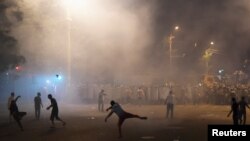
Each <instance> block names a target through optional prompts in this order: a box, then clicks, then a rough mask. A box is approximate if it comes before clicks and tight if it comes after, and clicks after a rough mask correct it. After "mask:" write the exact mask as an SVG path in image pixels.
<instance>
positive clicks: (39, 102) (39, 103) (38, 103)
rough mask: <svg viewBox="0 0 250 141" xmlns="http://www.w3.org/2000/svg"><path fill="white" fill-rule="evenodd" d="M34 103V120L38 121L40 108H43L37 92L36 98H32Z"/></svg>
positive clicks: (39, 94)
mask: <svg viewBox="0 0 250 141" xmlns="http://www.w3.org/2000/svg"><path fill="white" fill-rule="evenodd" d="M34 103H35V116H36V119H37V120H39V119H40V111H41V107H43V104H42V99H41V93H40V92H38V93H37V96H36V97H35V98H34Z"/></svg>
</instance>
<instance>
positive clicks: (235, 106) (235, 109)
mask: <svg viewBox="0 0 250 141" xmlns="http://www.w3.org/2000/svg"><path fill="white" fill-rule="evenodd" d="M231 113H233V116H232V118H233V124H234V125H238V124H239V123H238V120H239V104H238V103H237V101H236V99H235V98H234V97H233V98H232V104H231V110H230V112H229V113H228V115H227V116H228V117H229V116H230V115H231Z"/></svg>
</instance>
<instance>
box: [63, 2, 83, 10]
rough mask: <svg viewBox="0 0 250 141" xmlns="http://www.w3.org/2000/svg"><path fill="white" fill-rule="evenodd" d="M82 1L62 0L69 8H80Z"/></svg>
mask: <svg viewBox="0 0 250 141" xmlns="http://www.w3.org/2000/svg"><path fill="white" fill-rule="evenodd" d="M83 1H84V0H63V4H64V6H65V7H67V8H69V9H80V8H81V7H82V6H83ZM85 1H86V0H85Z"/></svg>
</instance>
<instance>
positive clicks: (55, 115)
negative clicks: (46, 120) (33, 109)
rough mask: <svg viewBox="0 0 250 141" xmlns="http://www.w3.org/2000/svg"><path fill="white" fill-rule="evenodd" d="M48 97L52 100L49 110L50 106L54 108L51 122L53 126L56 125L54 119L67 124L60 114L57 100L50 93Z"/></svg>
mask: <svg viewBox="0 0 250 141" xmlns="http://www.w3.org/2000/svg"><path fill="white" fill-rule="evenodd" d="M48 99H50V102H51V105H50V106H48V107H47V110H49V109H50V108H52V111H51V115H50V120H51V123H52V126H51V127H52V128H54V127H55V123H54V119H56V120H58V121H60V122H62V125H63V126H65V125H66V122H64V121H63V120H62V119H61V118H60V117H59V116H58V112H59V110H58V106H57V102H56V99H55V98H53V97H52V95H51V94H49V95H48Z"/></svg>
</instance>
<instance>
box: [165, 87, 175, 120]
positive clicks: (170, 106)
mask: <svg viewBox="0 0 250 141" xmlns="http://www.w3.org/2000/svg"><path fill="white" fill-rule="evenodd" d="M165 104H166V105H167V112H166V118H168V117H169V112H170V117H171V118H173V116H174V95H173V91H172V90H170V91H169V94H168V96H167V98H166V100H165Z"/></svg>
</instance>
